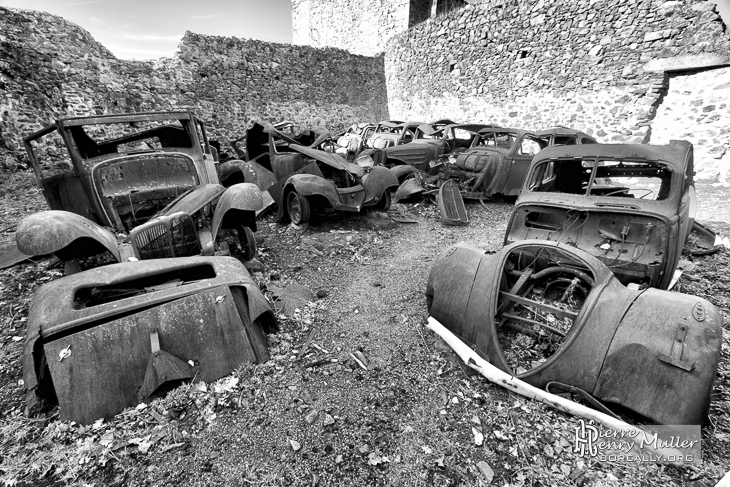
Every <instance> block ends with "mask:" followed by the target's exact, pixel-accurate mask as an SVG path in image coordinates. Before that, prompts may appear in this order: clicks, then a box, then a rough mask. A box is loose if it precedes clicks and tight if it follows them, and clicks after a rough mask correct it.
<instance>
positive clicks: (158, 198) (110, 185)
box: [16, 111, 262, 257]
mask: <svg viewBox="0 0 730 487" xmlns="http://www.w3.org/2000/svg"><path fill="white" fill-rule="evenodd" d="M145 124H150V125H153V126H152V128H144V126H145ZM140 126H141V128H140ZM87 131H88V132H91V134H92V135H93V137H92V136H91V135H90V134H89V133H87ZM56 136H57V137H60V141H57V142H56V143H57V144H60V145H62V146H63V149H65V150H63V149H61V148H60V147H55V149H54V148H53V147H52V146H53V142H54V139H53V138H54V137H56ZM24 143H25V147H26V150H27V152H28V156H29V158H30V161H31V166H32V167H33V170H34V171H35V174H36V177H37V178H38V183H39V185H40V186H41V188H42V190H43V193H44V196H45V198H46V202H47V203H48V206H49V208H50V209H51V210H52V212H51V213H45V214H42V213H43V212H41V213H39V214H36V215H31V216H30V217H28V219H27V221H26V224H25V225H22V226H19V228H18V233H17V235H16V238H17V240H18V243H19V245H21V246H22V248H20V247H19V248H20V250H21V251H22V252H24V253H26V254H28V255H39V254H42V253H47V252H48V251H49V250H52V251H53V252H54V253H55V252H58V253H64V254H67V255H68V256H69V257H73V255H72V254H73V252H70V250H71V249H72V247H73V246H69V245H65V246H64V247H58V246H57V248H55V249H53V248H52V247H53V245H52V244H53V243H54V242H57V243H60V240H59V239H57V238H56V237H55V236H54V235H51V234H50V233H49V232H47V231H44V229H43V225H44V224H48V222H49V221H50V220H52V219H55V220H57V222H56V223H55V225H56V226H58V227H65V230H64V233H65V237H64V239H62V240H63V241H65V242H66V244H68V243H70V242H74V241H76V242H78V241H88V242H91V241H93V240H97V241H98V243H99V244H101V245H104V246H107V245H106V241H105V240H108V239H107V238H106V237H105V238H101V239H100V237H99V235H98V234H99V233H103V232H104V231H105V230H104V229H103V228H101V227H108V228H111V229H113V230H114V232H128V231H130V230H132V229H133V228H135V227H138V226H140V225H143V224H145V223H146V222H147V221H148V220H149V219H150V218H152V217H154V216H160V215H163V214H165V210H166V208H167V207H168V206H169V205H171V204H173V203H175V202H177V201H178V200H181V199H187V200H188V201H189V200H190V199H193V200H194V199H195V197H196V194H198V191H197V189H198V188H201V187H210V186H217V187H220V194H222V193H224V192H225V191H227V189H225V188H223V187H221V186H220V185H219V184H218V181H219V180H218V173H217V164H216V161H215V154H214V150H213V149H212V148H211V146H210V144H209V142H208V139H207V135H206V131H205V125H204V124H203V122H202V121H200V120H199V119H198V118H197V117H196V116H195V114H193V113H192V112H184V111H178V112H151V113H133V114H121V115H100V116H95V117H71V118H62V119H59V120H57V121H56V122H55V123H54V124H51V125H49V126H47V127H44V128H43V129H42V130H40V131H38V132H36V133H34V134H31V135H30V136H28V137H26V138H25V139H24ZM49 148H50V149H49ZM59 149H60V150H61V151H62V152H63V153H65V155H66V159H67V161H68V163H67V167H66V168H65V169H62V170H57V171H56V172H55V173H54V174H49V171H48V166H47V165H44V163H43V161H42V160H41V158H39V155H43V154H44V153H46V152H48V151H49V150H56V151H58V150H59ZM44 166H45V167H44ZM231 191H233V192H234V193H235V194H236V196H235V197H233V195H231V196H230V197H229V198H227V201H228V206H227V207H226V208H221V209H216V210H215V211H225V212H228V211H234V212H236V211H237V212H239V214H242V213H244V212H248V213H250V214H251V215H253V214H255V211H256V210H258V209H259V208H260V207H261V205H262V202H261V194H260V190H259V189H258V188H256V187H253V186H250V185H244V186H238V187H236V188H235V189H232V190H231ZM220 194H219V196H220ZM208 203H210V202H208ZM189 206H190V205H189ZM201 209H202V207H198V208H197V209H196V210H201ZM248 213H247V214H248ZM71 214H76V215H79V216H81V217H82V218H83V219H85V221H84V222H82V223H79V221H77V220H78V219H77V218H75V217H73V216H71ZM223 217H224V215H219V219H220V220H223V219H224V218H223ZM247 221H249V222H250V221H252V220H251V219H250V218H249V219H247ZM254 228H255V227H254ZM107 233H109V234H110V235H111V236H112V238H113V234H111V232H108V231H107ZM107 237H108V235H107ZM213 237H215V236H213ZM76 247H77V248H78V250H79V252H80V254H79V255H77V256H76V257H81V256H84V255H81V254H88V253H89V251H90V248H91V247H93V245H92V246H91V247H90V246H76ZM76 247H74V248H76Z"/></svg>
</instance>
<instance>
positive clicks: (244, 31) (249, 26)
mask: <svg viewBox="0 0 730 487" xmlns="http://www.w3.org/2000/svg"><path fill="white" fill-rule="evenodd" d="M728 1H730V0H728ZM0 5H1V6H4V7H17V8H23V9H30V10H41V11H44V12H48V13H51V14H55V15H59V16H61V17H63V18H64V19H66V20H69V21H71V22H73V23H75V24H77V25H79V26H81V27H83V28H84V29H86V30H87V31H89V33H90V34H91V35H92V36H93V37H94V39H96V40H97V41H99V42H100V43H101V44H103V45H104V46H105V47H106V48H107V49H109V50H110V51H111V52H112V53H114V55H115V56H117V57H118V58H120V59H137V60H143V59H157V58H160V57H172V56H173V55H174V54H175V52H176V51H177V45H178V44H179V43H180V40H181V39H182V36H183V34H185V31H187V30H189V31H192V32H195V33H198V34H210V35H220V36H235V37H240V38H252V39H261V40H264V41H270V42H281V43H291V39H292V30H291V0H0Z"/></svg>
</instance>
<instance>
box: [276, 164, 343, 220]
mask: <svg viewBox="0 0 730 487" xmlns="http://www.w3.org/2000/svg"><path fill="white" fill-rule="evenodd" d="M290 191H296V192H297V193H299V194H300V195H302V196H322V197H324V198H326V199H327V201H328V202H329V204H330V205H331V206H332V207H333V208H336V207H337V205H338V204H339V203H340V197H339V195H338V194H337V188H336V187H335V185H334V184H333V183H331V182H329V181H327V180H326V179H324V178H322V177H320V176H314V175H312V174H295V175H293V176H292V177H290V178H289V179H287V180H286V183H285V184H284V190H283V191H282V192H281V199H280V202H277V205H278V207H279V208H278V210H277V213H276V220H277V221H279V220H281V219H282V218H283V217H284V214H285V213H286V198H287V194H289V192H290Z"/></svg>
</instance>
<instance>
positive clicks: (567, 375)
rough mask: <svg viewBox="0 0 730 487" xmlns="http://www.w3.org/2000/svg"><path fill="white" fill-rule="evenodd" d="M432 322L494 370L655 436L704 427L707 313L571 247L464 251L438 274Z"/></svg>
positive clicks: (710, 353)
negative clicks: (628, 414)
mask: <svg viewBox="0 0 730 487" xmlns="http://www.w3.org/2000/svg"><path fill="white" fill-rule="evenodd" d="M426 295H427V298H428V302H429V311H430V314H431V316H433V317H434V318H436V319H437V320H438V321H440V322H441V323H442V324H443V325H444V326H445V327H446V328H448V329H449V330H450V331H451V332H453V333H454V334H455V335H457V336H458V337H459V338H461V339H462V340H463V341H464V342H466V343H467V344H468V345H470V346H471V347H472V348H474V349H475V350H476V351H477V352H478V353H479V354H480V355H481V356H482V357H484V358H485V359H486V360H488V361H489V362H490V363H492V364H493V365H495V366H496V367H497V368H499V369H501V370H503V371H505V372H507V373H509V374H511V375H513V376H515V377H517V378H519V379H522V380H523V381H525V382H527V383H529V384H531V385H533V386H536V387H540V388H546V389H548V390H550V391H552V390H568V391H572V392H577V393H580V395H581V396H582V397H583V398H586V399H588V400H589V401H590V402H592V403H593V404H595V405H597V406H598V407H599V408H602V409H604V410H605V406H603V405H602V404H601V403H600V401H603V402H605V403H606V405H607V406H619V408H625V409H626V410H629V411H633V412H635V413H638V414H640V415H641V416H644V417H646V418H649V419H650V420H652V421H655V422H657V423H662V424H700V423H701V422H702V421H703V419H704V417H705V415H706V413H707V410H708V407H709V404H710V395H711V392H712V384H713V381H714V378H715V375H716V371H717V365H718V361H719V358H720V346H721V342H722V327H721V319H720V315H719V312H718V311H717V309H716V308H715V307H714V306H713V305H712V304H711V303H709V302H708V301H706V300H704V299H702V298H697V297H694V296H688V295H683V294H679V293H671V292H668V291H663V290H659V289H654V288H645V289H632V288H628V287H626V286H624V285H623V284H622V283H621V282H620V281H619V280H618V279H617V278H616V276H615V275H614V273H613V272H612V269H610V268H609V267H608V266H607V265H606V264H604V263H603V262H601V261H600V260H598V259H597V258H596V257H594V256H592V255H590V254H589V253H588V252H585V251H583V250H580V249H577V248H575V247H573V246H572V245H571V244H570V243H557V242H554V241H547V240H530V241H521V242H517V243H514V244H512V245H509V246H507V247H504V248H503V249H502V250H501V251H500V252H498V253H496V254H493V255H486V254H485V253H484V251H482V250H480V249H478V248H476V247H473V246H471V245H468V244H463V243H462V244H458V245H456V246H453V247H451V248H449V249H447V250H445V251H444V252H443V253H442V254H441V255H440V256H439V257H438V258H437V260H436V261H435V262H434V265H433V267H432V268H431V272H430V274H429V278H428V284H427V288H426Z"/></svg>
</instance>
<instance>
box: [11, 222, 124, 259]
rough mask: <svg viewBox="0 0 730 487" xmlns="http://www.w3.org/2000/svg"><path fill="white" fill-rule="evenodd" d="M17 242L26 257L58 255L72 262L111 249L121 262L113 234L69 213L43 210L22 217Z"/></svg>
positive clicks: (16, 235) (16, 237)
mask: <svg viewBox="0 0 730 487" xmlns="http://www.w3.org/2000/svg"><path fill="white" fill-rule="evenodd" d="M15 239H16V242H17V244H18V249H19V250H20V251H21V252H22V253H24V254H27V255H46V254H56V255H57V256H58V258H59V259H61V260H73V259H76V258H81V257H88V256H91V255H96V254H98V253H101V252H103V251H104V250H108V251H109V252H111V254H112V255H113V256H114V258H116V259H117V261H119V248H118V246H117V239H116V237H115V236H114V234H113V233H112V232H110V231H109V230H107V229H105V228H103V227H101V226H99V225H97V224H96V223H94V222H92V221H90V220H89V219H87V218H84V217H83V216H80V215H77V214H76V213H71V212H68V211H61V210H50V211H41V212H39V213H35V214H33V215H30V216H27V217H25V218H23V219H22V220H21V221H20V223H19V224H18V229H17V231H16V233H15Z"/></svg>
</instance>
